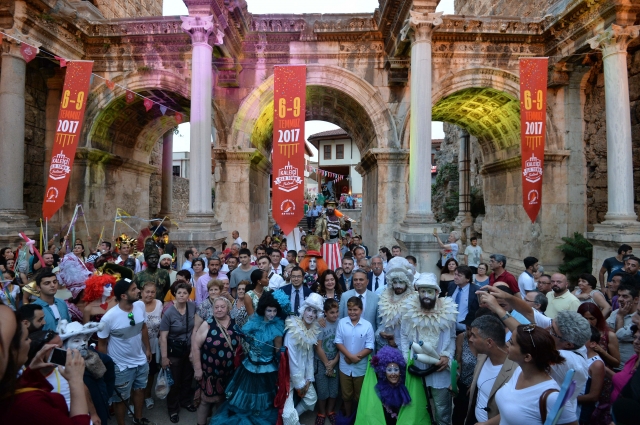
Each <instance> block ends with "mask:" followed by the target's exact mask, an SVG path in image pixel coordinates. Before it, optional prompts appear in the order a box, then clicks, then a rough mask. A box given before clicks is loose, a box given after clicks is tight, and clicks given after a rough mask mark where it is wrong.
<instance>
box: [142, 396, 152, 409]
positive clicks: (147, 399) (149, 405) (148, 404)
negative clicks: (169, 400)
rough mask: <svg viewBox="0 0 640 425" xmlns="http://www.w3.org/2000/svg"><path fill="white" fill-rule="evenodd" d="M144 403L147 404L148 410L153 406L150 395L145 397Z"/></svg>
mask: <svg viewBox="0 0 640 425" xmlns="http://www.w3.org/2000/svg"><path fill="white" fill-rule="evenodd" d="M144 404H145V405H146V406H147V409H149V410H151V409H153V406H154V402H153V398H152V397H149V398H145V399H144Z"/></svg>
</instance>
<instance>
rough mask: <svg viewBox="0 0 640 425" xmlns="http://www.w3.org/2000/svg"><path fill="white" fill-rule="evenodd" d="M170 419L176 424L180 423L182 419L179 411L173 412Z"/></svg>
mask: <svg viewBox="0 0 640 425" xmlns="http://www.w3.org/2000/svg"><path fill="white" fill-rule="evenodd" d="M169 420H170V421H171V422H173V423H174V424H176V423H178V422H179V421H180V416H178V414H177V413H172V414H171V415H170V416H169Z"/></svg>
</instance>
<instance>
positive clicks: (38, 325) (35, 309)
mask: <svg viewBox="0 0 640 425" xmlns="http://www.w3.org/2000/svg"><path fill="white" fill-rule="evenodd" d="M18 315H19V316H20V320H22V323H24V324H26V325H27V326H28V327H29V333H30V334H31V333H34V332H36V331H39V330H42V328H43V327H44V325H45V320H44V310H43V309H42V306H41V305H38V304H35V303H34V304H25V305H23V306H22V307H20V308H19V309H18Z"/></svg>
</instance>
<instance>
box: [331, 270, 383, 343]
mask: <svg viewBox="0 0 640 425" xmlns="http://www.w3.org/2000/svg"><path fill="white" fill-rule="evenodd" d="M351 297H358V298H360V299H361V300H362V306H363V311H362V316H361V317H362V318H363V319H365V320H366V321H368V322H369V323H371V326H372V327H373V332H374V333H375V332H376V329H378V322H379V319H378V301H379V297H378V296H377V295H376V294H374V293H373V292H371V291H369V290H368V289H367V275H366V273H365V272H364V271H362V270H356V271H355V272H353V289H350V290H348V291H347V292H345V293H343V294H342V296H341V297H340V310H339V311H340V318H341V319H342V318H344V317H347V301H348V300H349V298H351Z"/></svg>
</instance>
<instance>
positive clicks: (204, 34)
mask: <svg viewBox="0 0 640 425" xmlns="http://www.w3.org/2000/svg"><path fill="white" fill-rule="evenodd" d="M180 19H182V29H183V30H184V31H185V32H187V33H188V34H189V35H191V41H192V43H193V44H207V45H208V44H209V36H210V35H212V34H213V44H214V45H220V44H222V43H223V41H224V31H223V30H222V28H221V27H220V25H218V24H217V23H215V22H213V15H210V16H181V17H180Z"/></svg>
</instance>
